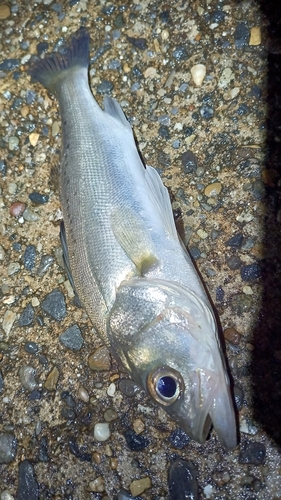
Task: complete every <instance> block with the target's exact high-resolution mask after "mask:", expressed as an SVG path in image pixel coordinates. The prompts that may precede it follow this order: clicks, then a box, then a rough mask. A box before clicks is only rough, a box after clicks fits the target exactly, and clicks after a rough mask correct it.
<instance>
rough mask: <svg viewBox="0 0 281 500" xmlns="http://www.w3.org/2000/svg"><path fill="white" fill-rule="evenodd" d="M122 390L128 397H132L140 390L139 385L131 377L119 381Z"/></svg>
mask: <svg viewBox="0 0 281 500" xmlns="http://www.w3.org/2000/svg"><path fill="white" fill-rule="evenodd" d="M119 389H120V391H121V392H122V393H123V394H124V395H125V396H127V397H129V398H132V397H133V396H135V394H136V393H137V392H139V390H140V388H139V386H138V385H137V384H136V383H135V382H134V381H133V380H131V379H130V378H122V379H121V380H120V381H119Z"/></svg>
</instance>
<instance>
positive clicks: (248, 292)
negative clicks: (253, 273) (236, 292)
mask: <svg viewBox="0 0 281 500" xmlns="http://www.w3.org/2000/svg"><path fill="white" fill-rule="evenodd" d="M243 293H245V294H246V295H253V293H254V292H253V289H252V288H251V287H250V286H249V285H245V286H243Z"/></svg>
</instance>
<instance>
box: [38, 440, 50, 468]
mask: <svg viewBox="0 0 281 500" xmlns="http://www.w3.org/2000/svg"><path fill="white" fill-rule="evenodd" d="M38 459H39V461H40V462H49V456H48V441H47V438H46V436H43V437H42V438H41V439H40V441H39V453H38Z"/></svg>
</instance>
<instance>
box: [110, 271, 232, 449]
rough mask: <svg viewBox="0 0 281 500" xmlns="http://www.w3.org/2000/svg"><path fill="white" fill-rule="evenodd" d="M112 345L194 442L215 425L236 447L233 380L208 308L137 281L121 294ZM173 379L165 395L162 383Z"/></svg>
mask: <svg viewBox="0 0 281 500" xmlns="http://www.w3.org/2000/svg"><path fill="white" fill-rule="evenodd" d="M108 328H110V333H109V336H110V337H111V347H112V350H113V353H114V354H115V356H117V357H118V358H119V359H120V360H121V362H122V363H123V365H124V367H125V368H126V369H127V370H128V371H129V372H130V373H131V375H132V377H133V379H134V380H135V381H136V383H138V384H139V385H140V386H141V387H142V388H143V389H144V390H145V391H146V392H147V393H148V394H149V395H150V396H151V397H152V399H153V400H154V401H155V402H156V403H157V404H158V405H159V406H161V407H162V408H163V409H164V410H165V411H166V412H167V413H168V414H169V415H170V417H171V418H172V419H173V420H174V421H175V422H176V423H177V424H178V425H179V426H180V427H181V428H182V429H183V430H185V431H186V433H187V434H188V435H189V436H190V437H191V438H192V439H194V440H196V441H198V442H199V443H204V442H205V440H206V438H207V436H208V434H209V432H210V428H211V425H212V424H213V426H214V428H215V430H216V431H217V434H218V437H219V439H220V441H221V443H222V444H223V446H224V447H225V448H226V449H231V448H233V447H234V446H235V445H236V421H235V414H234V410H233V402H232V396H231V392H230V388H229V381H228V376H227V373H226V372H225V366H224V362H223V358H222V353H221V349H220V346H219V344H218V340H217V330H216V324H215V322H214V318H213V315H212V313H211V311H210V310H209V308H208V306H207V305H206V304H205V303H203V301H202V300H201V299H200V298H198V297H196V296H195V294H194V293H193V292H192V291H190V290H187V289H185V288H184V287H182V286H181V285H179V284H176V283H169V282H165V281H164V280H146V279H142V278H134V279H131V280H129V281H128V282H125V283H123V285H122V286H121V287H120V289H119V290H118V292H117V296H116V302H115V305H114V307H113V309H112V312H111V315H110V320H109V325H108ZM163 380H164V381H165V380H167V381H168V382H169V381H172V383H174V384H175V393H174V394H173V395H172V397H168V398H167V397H163V394H161V393H160V392H159V382H161V383H162V382H163Z"/></svg>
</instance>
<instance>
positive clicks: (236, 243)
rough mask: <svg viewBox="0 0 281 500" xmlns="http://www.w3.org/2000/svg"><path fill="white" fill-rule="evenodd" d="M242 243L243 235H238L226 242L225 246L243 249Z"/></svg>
mask: <svg viewBox="0 0 281 500" xmlns="http://www.w3.org/2000/svg"><path fill="white" fill-rule="evenodd" d="M242 241H243V234H242V233H236V234H234V236H231V238H229V240H227V241H226V242H225V246H227V247H231V248H235V249H237V248H241V246H242Z"/></svg>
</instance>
